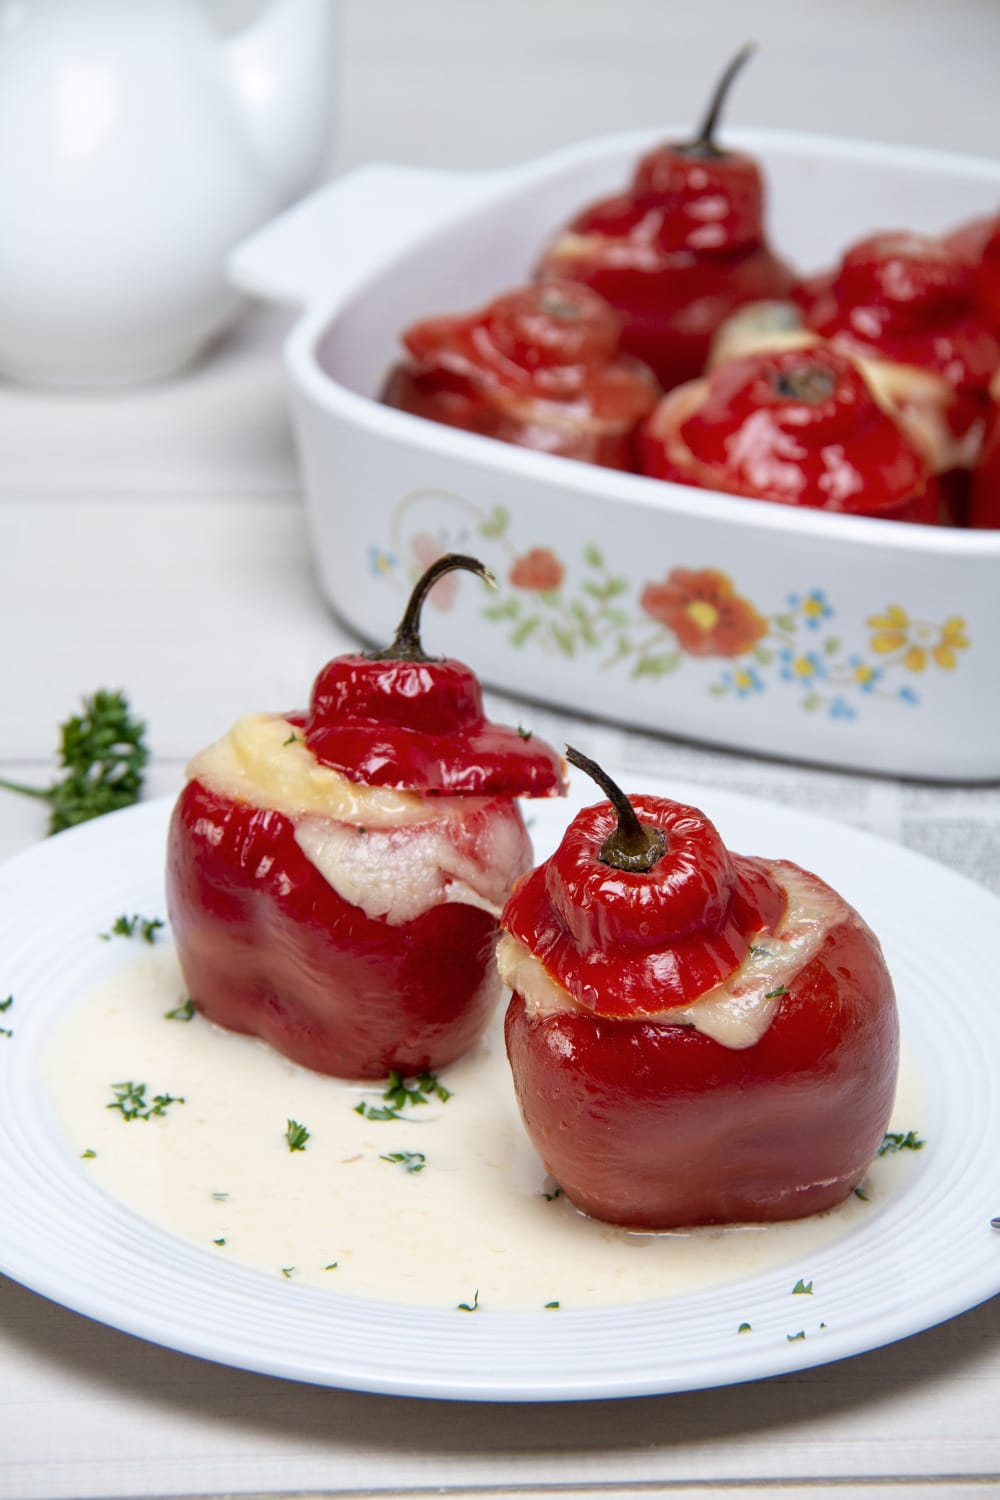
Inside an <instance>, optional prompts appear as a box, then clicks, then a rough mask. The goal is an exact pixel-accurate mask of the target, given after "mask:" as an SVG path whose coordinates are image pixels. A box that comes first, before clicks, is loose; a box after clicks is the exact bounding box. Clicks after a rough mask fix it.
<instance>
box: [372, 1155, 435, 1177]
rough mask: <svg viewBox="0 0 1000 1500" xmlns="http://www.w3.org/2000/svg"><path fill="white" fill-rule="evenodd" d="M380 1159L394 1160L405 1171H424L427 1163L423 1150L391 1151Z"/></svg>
mask: <svg viewBox="0 0 1000 1500" xmlns="http://www.w3.org/2000/svg"><path fill="white" fill-rule="evenodd" d="M379 1161H388V1162H392V1163H393V1164H394V1165H395V1166H399V1167H402V1168H403V1170H404V1171H405V1172H422V1171H423V1170H424V1167H426V1165H427V1158H426V1156H425V1155H424V1153H423V1152H422V1151H390V1152H388V1153H387V1155H385V1156H380V1157H379Z"/></svg>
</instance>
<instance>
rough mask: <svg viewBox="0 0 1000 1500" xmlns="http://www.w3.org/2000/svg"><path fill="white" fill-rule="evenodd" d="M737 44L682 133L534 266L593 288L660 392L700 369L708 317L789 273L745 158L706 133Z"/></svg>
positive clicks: (757, 176) (763, 296) (765, 295)
mask: <svg viewBox="0 0 1000 1500" xmlns="http://www.w3.org/2000/svg"><path fill="white" fill-rule="evenodd" d="M751 50H752V49H749V48H745V49H744V50H743V51H741V52H740V53H739V54H738V55H737V57H736V58H734V60H733V62H732V63H731V64H730V65H729V67H728V68H727V70H726V72H725V74H724V75H723V78H722V80H721V82H720V83H719V85H718V88H717V89H716V92H715V95H714V97H713V99H712V102H711V105H710V107H709V110H708V113H707V115H706V118H705V121H704V123H703V125H702V127H701V129H700V131H699V132H698V133H697V135H696V136H695V138H694V139H693V140H692V141H689V142H687V143H684V144H677V143H673V144H669V143H668V144H664V145H661V146H658V147H657V148H656V149H655V150H654V151H651V152H649V153H648V154H647V155H646V156H644V157H643V158H642V159H641V160H640V162H639V164H638V167H637V169H636V171H635V174H634V177H633V179H632V182H631V184H630V186H629V187H628V188H627V189H626V190H625V191H624V192H622V193H618V194H616V195H615V196H614V197H612V198H605V199H602V200H601V201H600V202H598V203H594V204H592V205H591V206H590V207H588V208H586V209H584V210H583V211H582V212H581V213H580V214H578V215H577V217H576V218H575V219H573V220H572V221H571V223H570V224H569V225H568V226H567V228H566V229H565V230H563V231H562V232H561V233H560V234H559V235H557V237H556V238H555V240H554V241H553V242H552V244H551V245H550V246H549V248H548V250H547V251H546V253H545V256H544V258H543V260H542V262H541V266H540V272H539V274H540V275H542V276H560V277H568V278H571V279H572V280H574V281H580V282H583V283H584V284H585V285H586V286H589V287H592V288H593V289H594V291H595V292H599V293H600V295H601V296H602V297H604V298H605V300H606V301H608V302H610V304H611V306H612V307H614V308H615V309H616V311H617V312H618V313H619V314H620V316H621V317H622V319H623V322H624V329H623V332H622V341H621V347H622V349H624V350H625V352H626V353H628V354H634V355H635V356H636V358H637V359H641V360H642V361H643V362H644V363H645V364H647V365H649V367H650V369H651V370H652V371H653V373H654V374H655V375H656V377H657V379H658V380H659V381H660V384H661V385H662V386H663V387H664V389H665V390H670V389H671V388H672V387H673V386H675V385H678V384H680V382H681V381H684V380H691V379H693V378H694V377H695V376H696V375H700V374H701V372H702V370H703V369H704V367H705V363H706V360H707V359H708V351H709V345H710V343H711V340H712V336H713V334H714V332H715V330H716V328H718V326H719V324H720V323H722V321H723V320H724V319H725V318H726V317H728V315H729V314H730V313H731V312H732V310H733V308H735V307H738V306H740V305H741V304H742V303H744V302H757V301H764V300H767V299H769V298H781V297H785V296H787V295H789V293H790V291H791V289H792V285H793V281H794V278H793V276H792V273H791V272H790V271H789V269H788V267H787V266H785V265H784V264H783V263H782V262H781V261H780V260H778V258H777V257H776V256H775V255H774V254H772V252H771V250H770V249H769V248H768V245H767V243H766V240H765V235H764V185H763V181H762V178H761V173H760V169H759V167H758V166H757V163H756V162H755V161H754V160H753V159H752V158H751V157H749V156H746V155H744V154H743V153H742V152H737V151H723V150H720V149H719V147H718V146H716V144H715V142H714V140H713V134H714V130H715V126H716V123H717V120H718V117H719V113H720V111H721V109H722V105H723V102H724V100H725V96H726V93H727V91H728V88H729V85H730V84H731V82H732V80H733V78H734V77H735V75H736V73H737V72H738V70H739V68H740V67H742V65H743V63H744V62H745V61H746V59H747V57H748V56H749V55H750V51H751Z"/></svg>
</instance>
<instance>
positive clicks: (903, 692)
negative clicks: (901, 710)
mask: <svg viewBox="0 0 1000 1500" xmlns="http://www.w3.org/2000/svg"><path fill="white" fill-rule="evenodd" d="M898 696H899V697H900V698H901V699H902V701H903V702H904V703H913V704H916V703H919V702H920V694H919V693H917V692H914V690H913V688H911V687H901V688H900V689H899V694H898Z"/></svg>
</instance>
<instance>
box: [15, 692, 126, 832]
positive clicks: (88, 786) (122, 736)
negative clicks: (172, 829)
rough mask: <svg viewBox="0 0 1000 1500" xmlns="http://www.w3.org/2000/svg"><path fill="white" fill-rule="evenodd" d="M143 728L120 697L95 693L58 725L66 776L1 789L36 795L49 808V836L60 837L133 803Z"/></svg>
mask: <svg viewBox="0 0 1000 1500" xmlns="http://www.w3.org/2000/svg"><path fill="white" fill-rule="evenodd" d="M145 732H146V726H145V724H143V723H142V722H141V721H140V720H138V719H133V718H132V717H131V710H130V708H129V704H128V699H127V698H126V697H125V694H124V693H120V692H115V693H112V692H108V691H107V690H106V689H100V690H99V691H98V692H96V693H94V694H93V696H92V697H90V698H84V700H83V710H82V712H81V713H79V714H74V715H73V716H72V717H71V718H69V719H67V720H66V722H65V724H63V725H61V726H60V744H59V763H60V765H61V767H62V769H63V770H64V771H65V773H66V774H65V776H63V777H62V778H61V779H59V780H57V781H54V782H53V783H52V785H51V786H47V787H41V786H26V785H24V783H22V782H19V781H7V780H3V779H0V787H5V788H6V790H7V791H9V792H20V793H22V794H23V795H24V796H26V797H37V798H38V799H39V800H40V801H42V802H47V803H48V804H49V808H50V810H51V811H50V816H49V833H61V832H62V830H63V829H64V828H72V827H74V826H75V825H76V824H77V823H86V822H87V821H88V820H89V819H90V818H97V817H100V816H101V814H102V813H108V812H114V811H116V809H118V808H120V807H131V805H132V804H133V803H134V802H138V800H139V795H140V793H141V791H142V777H143V770H144V767H145V765H146V762H147V760H148V759H149V751H148V750H147V748H146V745H145V742H144V739H143V736H144V735H145Z"/></svg>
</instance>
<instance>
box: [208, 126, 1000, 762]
mask: <svg viewBox="0 0 1000 1500" xmlns="http://www.w3.org/2000/svg"><path fill="white" fill-rule="evenodd" d="M682 135H683V131H678V130H676V129H670V128H665V129H664V130H662V131H658V132H656V133H655V134H650V133H643V134H641V135H640V134H631V135H623V136H616V137H612V138H605V139H603V140H599V141H596V142H591V143H589V144H586V145H583V146H579V147H575V148H573V149H571V150H566V151H561V152H558V153H556V154H555V155H552V156H549V157H546V158H544V159H542V160H539V161H536V162H533V163H530V164H528V165H527V166H524V167H519V168H516V169H514V170H505V171H502V172H493V173H476V174H471V173H447V172H430V171H426V170H418V169H414V168H403V167H383V166H377V167H367V168H364V169H362V170H359V171H356V172H354V173H352V174H350V175H348V176H346V177H344V178H342V179H340V180H338V181H336V182H334V183H332V184H331V185H330V186H328V187H326V188H324V189H322V190H321V191H320V192H318V193H316V194H314V195H313V196H312V197H311V198H308V199H306V200H304V201H303V202H302V203H301V204H299V205H298V206H297V207H295V208H293V209H291V210H290V211H289V212H287V213H286V214H284V215H283V216H282V217H281V218H280V219H278V220H276V221H274V223H272V224H271V225H269V226H268V227H267V228H266V229H264V230H262V231H261V232H259V233H258V234H256V235H254V236H253V237H252V238H251V239H250V240H248V241H246V242H244V244H243V245H242V246H240V247H239V248H238V249H237V251H236V252H235V254H234V256H233V259H232V266H231V269H232V275H233V278H234V280H235V281H236V282H237V283H238V284H239V285H240V286H241V287H242V288H243V289H244V290H247V291H250V292H254V293H257V294H259V295H263V296H265V297H269V298H273V299H277V300H281V301H289V302H294V303H298V304H302V305H304V306H305V308H306V311H305V313H304V315H303V316H302V318H301V319H300V320H299V322H298V323H297V325H296V326H295V328H294V330H293V331H292V333H291V335H290V337H289V339H288V343H287V347H286V359H287V365H288V371H289V375H290V383H291V398H292V405H293V412H294V419H295V425H296V431H297V437H298V442H299V446H300V452H301V458H302V465H303V471H304V478H305V492H306V502H307V510H308V516H309V522H310V527H311V531H312V537H313V544H314V548H315V556H316V565H317V569H318V573H319V577H320V580H321V585H322V588H323V590H324V593H325V595H326V598H327V599H328V601H329V603H330V604H331V605H332V606H333V608H334V609H335V610H336V611H337V613H338V614H340V615H341V616H342V617H343V618H344V619H345V620H346V621H347V622H348V623H349V624H350V625H351V626H352V627H353V628H354V629H355V630H357V631H358V632H359V633H360V634H361V635H362V636H363V637H365V638H367V639H370V640H375V641H386V640H388V639H389V638H390V636H391V633H392V630H393V628H394V626H395V624H396V621H397V619H398V616H399V613H400V609H401V604H402V601H403V599H404V597H405V594H406V592H407V590H408V587H409V584H410V582H411V580H412V578H413V577H414V576H415V574H416V572H417V571H419V569H420V568H421V567H422V565H423V564H425V563H426V561H428V560H429V559H430V558H431V557H433V556H434V555H435V554H436V552H438V551H439V550H442V549H445V548H450V549H456V550H461V551H468V552H473V553H476V554H477V555H478V556H480V557H482V558H483V560H484V561H485V562H486V563H487V564H488V565H489V566H490V567H492V569H493V570H494V572H495V573H496V575H497V577H498V579H499V581H500V588H499V591H498V592H497V593H496V594H494V595H489V594H488V593H487V591H486V590H485V588H484V586H483V585H481V584H479V583H476V582H474V581H473V580H471V579H463V580H461V581H460V582H458V583H456V582H455V575H453V576H452V578H450V579H449V580H447V581H446V585H444V586H439V590H440V592H439V595H438V599H437V602H438V603H439V604H440V605H441V607H442V608H447V610H448V611H449V613H448V616H447V617H446V618H442V619H441V620H440V621H438V619H437V618H436V617H435V616H434V612H433V610H429V611H428V616H429V617H428V620H427V624H426V630H425V638H426V645H427V647H428V649H429V650H432V651H439V652H441V653H445V652H448V653H451V654H453V655H458V656H461V657H462V658H463V659H465V660H466V661H468V662H469V663H470V665H472V666H473V667H474V668H475V669H476V670H477V671H478V672H479V673H480V675H481V676H482V677H483V679H484V680H485V681H487V682H488V683H491V684H493V685H494V686H496V687H498V688H502V689H506V690H509V691H512V692H515V693H518V694H521V695H524V696H525V697H529V698H535V699H541V700H545V701H546V702H549V703H552V704H554V705H559V706H564V707H567V708H570V709H573V710H583V711H586V712H588V713H593V714H594V715H597V716H603V717H608V718H612V719H615V720H619V721H621V722H624V723H627V724H632V725H638V726H641V727H643V728H646V729H653V730H658V731H662V732H665V733H668V734H672V735H681V736H685V737H689V738H694V739H701V740H705V741H710V742H713V743H715V744H720V745H729V746H733V747H736V748H739V749H743V750H755V751H761V752H765V753H769V754H774V755H780V756H785V757H794V758H797V759H802V760H809V761H816V762H826V763H829V764H836V765H844V766H852V767H858V768H861V769H864V770H882V771H886V772H891V773H895V774H901V775H913V776H919V777H926V778H932V779H944V780H948V779H956V780H989V779H993V778H996V777H1000V687H998V667H997V660H998V655H1000V532H992V533H990V532H978V533H971V532H962V531H949V530H944V529H941V530H939V529H937V528H934V529H931V528H923V527H917V526H909V525H902V524H896V523H892V522H880V521H874V520H868V519H864V518H851V517H845V516H830V515H823V514H819V513H816V512H796V511H793V510H789V509H788V508H786V507H783V506H778V505H771V504H763V503H760V502H754V501H745V500H741V499H735V498H732V497H729V496H725V495H720V494H715V493H709V492H705V491H698V490H693V489H688V488H686V487H683V486H678V485H672V484H665V483H662V482H659V481H656V480H652V479H646V478H643V477H640V476H636V475H630V474H618V473H612V472H609V471H606V470H603V469H597V468H594V467H592V466H589V465H586V464H582V463H577V462H575V461H573V460H568V459H562V458H555V457H551V456H548V455H545V454H538V453H533V452H529V451H527V450H525V449H520V448H515V447H511V446H508V445H505V444H501V443H497V442H494V441H492V440H490V439H488V438H482V437H478V436H475V435H472V434H468V433H464V432H460V431H456V430H453V429H450V428H446V427H443V426H440V425H438V424H435V423H431V422H425V421H423V420H421V419H419V418H416V417H411V416H409V415H408V414H406V413H403V412H399V411H394V410H389V409H387V408H385V407H383V406H381V405H380V404H379V403H378V401H377V393H378V391H379V388H380V386H381V383H382V380H383V378H384V375H385V372H386V371H387V369H388V367H389V366H390V364H391V363H392V362H393V360H394V359H395V358H396V357H397V355H398V335H399V332H400V330H401V329H403V328H405V327H406V326H407V325H408V324H410V323H411V322H413V321H415V320H416V319H418V318H420V317H423V316H426V315H429V314H432V313H439V312H453V311H461V310H464V309H466V308H471V307H473V306H475V305H477V304H478V303H481V302H483V301H485V300H487V299H489V298H490V297H492V296H494V295H495V294H497V293H498V292H500V291H503V290H506V289H508V288H510V287H512V286H513V285H515V284H517V283H518V282H519V281H522V280H524V279H526V278H527V277H528V276H529V274H530V272H531V269H532V267H533V265H534V263H535V262H536V260H537V257H538V255H539V252H540V250H541V247H542V246H543V245H544V244H545V242H546V240H547V239H548V237H549V236H550V234H551V233H552V232H553V231H554V230H555V229H556V228H557V227H558V226H559V225H560V224H561V223H562V222H563V221H564V220H565V219H566V218H567V217H568V216H569V215H571V214H572V213H573V212H574V211H575V210H576V209H578V208H579V207H581V206H582V205H584V204H585V203H587V202H588V201H589V200H591V199H593V198H595V197H597V196H600V195H601V194H603V193H605V192H607V191H608V190H610V189H612V188H615V187H617V186H619V185H621V184H623V183H624V182H625V180H626V179H627V177H628V175H629V173H630V170H631V167H632V165H633V163H634V161H635V159H636V157H637V156H638V154H639V153H640V151H642V150H643V149H645V148H647V147H648V146H649V145H650V144H651V143H652V142H654V141H656V140H659V139H666V138H674V139H676V138H679V137H680V136H682ZM732 140H733V142H734V143H735V144H739V145H742V146H743V147H745V148H746V149H749V150H751V151H753V152H754V153H755V154H756V155H757V156H758V158H759V159H760V160H761V161H762V163H763V165H764V169H765V171H766V174H767V179H768V183H769V189H770V232H771V238H772V242H773V244H774V245H775V247H776V248H777V249H778V250H779V251H780V252H781V253H782V254H784V255H786V256H787V257H788V258H790V259H791V260H793V261H794V262H796V263H797V264H798V265H799V266H800V268H802V269H814V268H817V267H819V266H822V265H826V264H829V263H830V262H831V261H833V260H834V259H835V258H836V256H837V255H838V254H839V251H840V250H841V249H842V248H843V247H844V246H845V245H846V244H847V243H849V242H850V241H852V240H853V239H856V238H858V237H859V236H860V235H862V234H863V233H866V232H868V231H871V230H874V229H880V228H899V227H906V228H914V229H918V230H926V231H931V232H934V231H943V230H945V229H948V228H951V227H953V226H954V225H956V224H958V223H960V222H961V221H962V220H963V219H966V218H968V217H971V216H974V215H976V214H982V213H989V212H994V211H995V210H996V208H997V205H998V203H1000V164H998V163H995V162H990V161H982V160H978V159H974V158H967V157H953V156H945V155H941V154H938V153H934V152H928V151H914V150H904V149H899V148H889V147H876V146H869V145H863V144H857V143H851V142H844V141H833V140H825V139H821V138H815V137H806V136H797V135H796V136H791V135H785V134H779V133H776V132H763V131H759V132H750V131H745V132H735V131H734V132H732ZM518 560H520V566H519V567H518V568H516V570H515V572H514V580H513V581H512V578H511V572H512V569H514V566H515V564H516V563H517V562H518ZM559 570H562V576H561V582H560V584H559V586H558V587H557V588H555V589H550V590H548V591H546V592H541V591H540V590H539V589H537V588H533V587H531V584H532V582H533V581H536V582H539V583H544V582H546V581H550V580H551V579H552V577H554V576H555V574H556V573H558V572H559ZM671 574H673V575H674V577H673V579H672V588H671V591H670V597H669V598H667V601H666V604H664V597H665V596H664V590H662V589H661V590H659V591H656V590H654V592H653V593H652V594H648V593H647V594H645V606H647V607H644V602H643V599H644V592H645V590H646V589H647V586H648V585H657V584H664V583H665V582H666V580H667V578H668V575H671ZM719 574H722V575H724V579H725V580H726V581H727V582H720V580H719V578H718V575H719ZM678 575H679V576H678ZM448 585H452V586H451V587H448ZM727 586H728V589H729V592H728V594H727V593H726V589H727ZM720 589H721V590H722V591H723V592H722V593H721V594H720V592H719V590H720ZM720 603H723V604H725V605H726V612H727V613H728V615H729V616H730V624H731V629H730V630H729V632H728V634H727V633H726V632H725V631H724V630H723V631H720V632H719V634H718V637H717V638H716V639H715V644H716V646H717V647H718V649H719V651H720V653H721V654H718V655H712V656H706V655H700V656H693V655H690V654H689V653H688V652H686V651H685V649H684V638H683V630H682V632H681V636H680V637H678V635H677V634H676V632H675V631H674V630H672V629H671V628H670V622H671V621H672V622H674V623H675V624H676V623H677V622H678V620H679V619H680V616H679V615H678V613H677V611H681V612H683V611H684V610H685V609H694V610H695V611H700V612H701V618H702V619H703V620H704V619H705V618H706V616H705V613H704V612H705V610H706V609H707V610H709V611H711V610H713V609H715V610H716V611H718V609H719V605H720ZM651 610H652V611H654V612H653V613H651V612H650V611H651ZM748 610H752V611H753V612H754V613H755V614H756V615H757V616H759V617H763V618H764V619H765V620H766V621H767V623H768V631H767V634H766V635H765V636H764V637H763V638H762V639H760V640H759V641H758V642H757V644H756V646H754V647H753V648H751V649H749V650H745V651H741V650H738V649H737V648H738V647H739V646H740V644H741V624H743V623H745V622H746V620H747V619H748V618H749V617H748V615H747V611H748ZM709 618H711V616H709ZM732 653H735V654H732Z"/></svg>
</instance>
